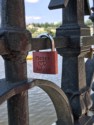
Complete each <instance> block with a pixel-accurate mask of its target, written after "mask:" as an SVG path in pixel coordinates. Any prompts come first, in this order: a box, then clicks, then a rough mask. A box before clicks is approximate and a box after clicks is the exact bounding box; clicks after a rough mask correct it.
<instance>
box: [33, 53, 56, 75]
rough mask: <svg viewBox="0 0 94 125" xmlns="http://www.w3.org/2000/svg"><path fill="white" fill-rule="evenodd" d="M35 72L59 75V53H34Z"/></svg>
mask: <svg viewBox="0 0 94 125" xmlns="http://www.w3.org/2000/svg"><path fill="white" fill-rule="evenodd" d="M33 72H35V73H43V74H57V73H58V54H57V52H56V51H51V52H33Z"/></svg>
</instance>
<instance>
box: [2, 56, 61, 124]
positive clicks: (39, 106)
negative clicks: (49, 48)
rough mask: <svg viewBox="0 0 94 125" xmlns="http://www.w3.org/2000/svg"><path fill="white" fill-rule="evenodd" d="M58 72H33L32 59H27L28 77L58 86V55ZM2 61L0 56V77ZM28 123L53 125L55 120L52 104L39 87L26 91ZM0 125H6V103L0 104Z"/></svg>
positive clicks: (59, 65) (59, 81)
mask: <svg viewBox="0 0 94 125" xmlns="http://www.w3.org/2000/svg"><path fill="white" fill-rule="evenodd" d="M58 60H59V64H58V69H59V73H58V74H57V75H43V74H36V73H33V69H32V61H27V72H28V78H37V79H47V80H50V81H52V82H54V83H55V84H57V85H58V86H60V83H61V70H62V57H60V56H59V57H58ZM4 73H5V71H4V61H3V59H2V57H0V79H1V78H4V77H5V74H4ZM28 94H29V117H30V118H29V119H30V125H55V121H56V120H57V117H56V112H55V109H54V106H53V104H52V102H51V100H50V98H49V97H48V95H47V94H46V93H45V92H44V91H43V90H42V89H40V88H38V87H35V88H33V89H30V90H29V91H28ZM0 125H8V116H7V103H6V102H4V103H3V104H2V105H0Z"/></svg>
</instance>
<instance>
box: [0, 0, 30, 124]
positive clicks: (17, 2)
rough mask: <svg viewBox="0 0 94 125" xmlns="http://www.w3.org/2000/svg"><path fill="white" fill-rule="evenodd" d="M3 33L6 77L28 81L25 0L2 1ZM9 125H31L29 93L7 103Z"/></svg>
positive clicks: (0, 1)
mask: <svg viewBox="0 0 94 125" xmlns="http://www.w3.org/2000/svg"><path fill="white" fill-rule="evenodd" d="M0 8H1V31H0V32H2V31H3V34H4V37H5V42H6V49H7V50H8V51H9V54H7V55H4V56H3V58H4V60H5V77H6V80H7V81H10V82H12V84H13V83H15V82H19V81H24V80H27V64H26V55H27V51H28V34H29V33H28V32H27V31H26V25H25V10H24V0H0ZM7 104H8V119H9V125H29V113H28V93H27V91H26V92H22V93H19V94H18V95H15V96H14V97H12V98H10V99H9V100H8V101H7Z"/></svg>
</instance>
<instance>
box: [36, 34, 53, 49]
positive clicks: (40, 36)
mask: <svg viewBox="0 0 94 125" xmlns="http://www.w3.org/2000/svg"><path fill="white" fill-rule="evenodd" d="M38 38H48V39H50V42H51V44H52V49H51V50H52V51H55V42H54V39H53V37H52V36H51V35H50V34H48V33H43V34H40V35H39V36H38Z"/></svg>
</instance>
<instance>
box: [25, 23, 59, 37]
mask: <svg viewBox="0 0 94 125" xmlns="http://www.w3.org/2000/svg"><path fill="white" fill-rule="evenodd" d="M60 25H61V23H56V24H54V23H47V22H46V23H41V24H40V23H32V24H29V25H27V29H28V30H29V31H30V32H31V33H32V36H33V37H37V36H38V35H39V34H41V33H45V32H47V33H49V34H51V35H52V36H55V32H56V28H58V27H59V26H60Z"/></svg>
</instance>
